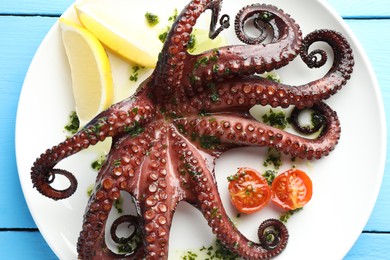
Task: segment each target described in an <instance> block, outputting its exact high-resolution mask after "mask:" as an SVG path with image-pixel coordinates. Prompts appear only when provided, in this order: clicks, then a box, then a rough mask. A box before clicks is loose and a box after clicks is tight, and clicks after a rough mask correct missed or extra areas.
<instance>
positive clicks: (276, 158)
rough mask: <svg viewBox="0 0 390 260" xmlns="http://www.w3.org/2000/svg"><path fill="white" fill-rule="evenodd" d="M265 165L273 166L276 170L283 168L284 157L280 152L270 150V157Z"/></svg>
mask: <svg viewBox="0 0 390 260" xmlns="http://www.w3.org/2000/svg"><path fill="white" fill-rule="evenodd" d="M263 165H264V166H265V167H267V166H270V165H273V166H274V167H275V169H279V167H280V166H282V155H281V154H280V152H279V151H278V150H276V149H274V148H269V149H268V156H267V158H266V159H265V161H264V163H263Z"/></svg>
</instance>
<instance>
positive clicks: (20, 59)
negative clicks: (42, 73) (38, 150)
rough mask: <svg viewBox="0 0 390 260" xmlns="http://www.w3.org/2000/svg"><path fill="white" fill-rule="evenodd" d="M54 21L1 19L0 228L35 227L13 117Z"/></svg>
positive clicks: (21, 18) (44, 19) (34, 18)
mask: <svg viewBox="0 0 390 260" xmlns="http://www.w3.org/2000/svg"><path fill="white" fill-rule="evenodd" d="M55 21H56V19H55V18H42V17H40V18H38V17H12V16H10V17H0V31H1V33H2V40H1V41H0V81H1V85H0V106H1V113H0V122H1V127H0V136H1V137H2V139H1V145H0V154H1V156H0V165H1V168H2V169H6V172H1V176H2V183H3V184H6V185H3V187H2V195H1V196H2V198H1V200H0V212H1V214H0V223H1V227H2V228H4V227H35V223H34V222H33V221H32V219H31V216H30V213H29V211H28V208H27V206H26V203H25V200H24V197H23V194H22V191H21V188H20V183H19V179H18V172H17V169H16V159H15V149H14V147H15V133H14V130H13V129H14V128H15V117H16V109H17V104H18V99H19V94H20V90H21V88H22V84H23V80H24V77H25V75H26V72H27V69H28V66H29V65H30V62H31V60H32V57H33V55H34V53H35V51H36V49H37V48H38V46H39V44H40V42H41V41H42V39H43V37H44V36H45V34H46V33H47V31H48V30H49V28H50V27H51V26H52V24H53V23H54V22H55Z"/></svg>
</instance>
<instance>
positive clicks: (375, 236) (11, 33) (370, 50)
mask: <svg viewBox="0 0 390 260" xmlns="http://www.w3.org/2000/svg"><path fill="white" fill-rule="evenodd" d="M288 1H291V0H288ZM308 1H310V0H308ZM328 1H329V3H330V4H331V5H332V6H333V7H334V8H335V9H336V10H337V12H338V13H339V14H340V15H341V16H342V17H343V18H344V19H345V21H346V22H347V23H348V25H349V26H350V27H351V29H352V31H353V32H354V33H355V34H356V36H357V37H358V39H359V40H360V42H361V44H362V45H363V47H364V49H365V50H366V52H367V54H368V57H369V59H370V60H371V62H372V65H373V67H374V70H375V72H376V74H377V77H378V80H379V84H380V88H381V91H382V95H383V99H384V105H385V109H386V112H390V33H389V31H390V1H389V0H370V1H367V0H328ZM70 4H72V0H56V1H53V0H52V1H47V2H45V1H38V0H13V1H9V0H0V37H1V40H0V122H1V123H0V137H1V140H0V176H1V177H0V179H1V186H0V259H55V258H56V256H55V255H54V254H53V252H52V251H51V249H50V248H49V247H48V245H47V244H46V242H45V240H44V239H43V238H42V236H41V234H40V233H39V230H38V229H37V227H36V225H35V223H34V221H33V220H32V218H31V215H30V213H29V210H28V208H27V206H26V203H25V200H24V197H23V194H22V191H21V187H20V184H19V179H18V172H17V169H16V160H15V148H14V141H15V134H14V132H15V117H16V110H17V105H18V99H19V95H20V91H21V88H22V84H23V80H24V77H25V74H26V72H27V69H28V66H29V64H30V62H31V60H32V57H33V55H34V53H35V51H36V49H37V48H38V46H39V44H40V42H41V41H42V39H43V38H44V36H45V34H46V33H47V32H48V30H49V29H50V27H51V26H52V25H53V24H54V22H55V21H56V20H57V18H58V16H59V15H60V14H61V13H62V12H63V11H64V10H65V9H66V8H67V7H68V6H69V5H70ZM389 115H390V114H389V113H388V115H387V121H388V122H390V120H389V119H390V118H389ZM388 129H390V127H389V126H388ZM364 138H366V141H369V136H365V137H364ZM389 156H390V153H388V155H387V159H389ZM389 162H390V160H387V163H386V168H385V173H384V179H383V184H382V187H381V190H380V194H379V197H378V200H377V203H376V205H375V208H374V211H373V212H372V215H371V217H370V219H369V221H368V223H367V225H366V227H365V228H364V230H363V231H362V234H361V236H360V237H359V239H358V240H357V241H356V243H355V245H354V246H353V247H352V249H351V250H350V252H349V253H348V254H347V255H346V257H345V259H390V165H389ZM362 192H364V191H362ZM338 242H340V241H337V230H335V236H334V240H333V241H329V243H328V244H327V245H324V250H332V246H333V244H334V243H338Z"/></svg>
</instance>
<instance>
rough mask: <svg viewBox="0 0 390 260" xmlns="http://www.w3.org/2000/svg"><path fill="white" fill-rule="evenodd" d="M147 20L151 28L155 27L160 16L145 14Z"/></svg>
mask: <svg viewBox="0 0 390 260" xmlns="http://www.w3.org/2000/svg"><path fill="white" fill-rule="evenodd" d="M145 19H146V22H147V23H148V25H149V26H150V27H154V26H155V25H156V24H158V23H159V20H158V16H157V15H155V14H152V13H149V12H147V13H146V14H145Z"/></svg>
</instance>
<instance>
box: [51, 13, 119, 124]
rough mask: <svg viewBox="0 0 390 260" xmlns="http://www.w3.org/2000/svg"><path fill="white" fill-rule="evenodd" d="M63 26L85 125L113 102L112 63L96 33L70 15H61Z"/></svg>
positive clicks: (76, 94)
mask: <svg viewBox="0 0 390 260" xmlns="http://www.w3.org/2000/svg"><path fill="white" fill-rule="evenodd" d="M59 25H60V28H61V33H62V41H63V45H64V47H65V51H66V55H67V57H68V61H69V65H70V70H71V76H72V89H73V96H74V100H75V106H76V113H77V115H78V117H79V120H80V127H81V126H83V125H85V124H86V123H87V122H89V121H90V120H91V119H92V118H94V117H95V116H96V115H97V114H98V113H99V112H101V111H103V110H105V109H107V108H108V107H109V106H110V105H111V104H112V100H113V92H114V90H113V79H112V74H111V66H110V62H109V59H108V56H107V53H106V51H105V49H104V47H103V46H102V44H101V43H100V42H99V40H98V39H97V38H96V37H95V36H94V35H93V34H92V33H90V32H89V31H88V30H86V29H85V28H83V27H81V26H80V25H78V24H76V23H74V22H73V21H71V20H68V19H66V18H60V19H59Z"/></svg>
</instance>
